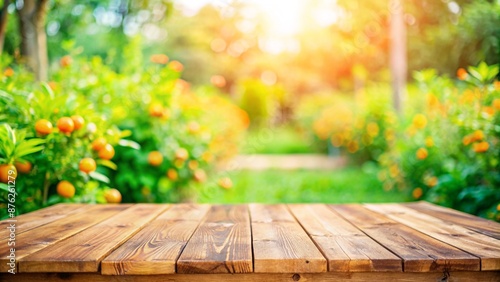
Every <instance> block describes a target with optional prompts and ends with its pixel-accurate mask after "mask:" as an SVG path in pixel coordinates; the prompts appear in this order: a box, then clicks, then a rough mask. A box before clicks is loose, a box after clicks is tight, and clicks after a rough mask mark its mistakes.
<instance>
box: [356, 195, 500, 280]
mask: <svg viewBox="0 0 500 282" xmlns="http://www.w3.org/2000/svg"><path fill="white" fill-rule="evenodd" d="M365 206H366V207H367V208H369V209H370V210H373V211H375V212H378V213H381V214H383V215H385V216H387V217H388V218H391V219H393V220H395V221H397V222H400V223H403V224H405V225H407V226H409V227H411V228H413V229H415V230H418V231H420V232H421V233H423V234H426V235H429V236H430V237H433V238H435V239H438V240H440V241H442V242H444V243H447V244H449V245H452V246H456V247H457V248H459V249H461V250H464V251H466V252H467V253H469V254H473V255H474V256H476V257H479V258H481V270H495V269H500V243H499V242H500V241H499V240H497V239H495V238H491V237H489V236H487V235H484V234H481V233H478V232H475V231H471V230H469V229H467V228H465V227H463V226H460V225H457V224H450V223H446V222H444V221H442V220H441V219H438V218H435V217H432V216H430V215H427V214H421V213H416V212H415V210H412V209H410V208H407V207H404V206H402V205H398V204H386V205H365Z"/></svg>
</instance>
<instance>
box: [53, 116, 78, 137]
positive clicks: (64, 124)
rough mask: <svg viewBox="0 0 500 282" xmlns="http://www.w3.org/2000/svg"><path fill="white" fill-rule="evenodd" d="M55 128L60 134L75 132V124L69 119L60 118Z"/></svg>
mask: <svg viewBox="0 0 500 282" xmlns="http://www.w3.org/2000/svg"><path fill="white" fill-rule="evenodd" d="M57 128H59V130H60V131H61V132H62V133H71V132H73V130H75V123H74V122H73V120H72V119H71V118H69V117H62V118H60V119H59V120H58V121H57Z"/></svg>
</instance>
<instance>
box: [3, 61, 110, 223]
mask: <svg viewBox="0 0 500 282" xmlns="http://www.w3.org/2000/svg"><path fill="white" fill-rule="evenodd" d="M0 89H1V91H0V108H1V109H2V116H1V117H0V121H1V122H3V124H2V130H3V132H4V134H0V139H1V144H2V146H1V148H0V163H1V164H2V166H3V167H5V166H6V165H7V166H8V165H12V164H14V165H15V167H16V168H17V171H18V175H17V178H16V180H15V184H14V183H9V186H12V185H13V186H15V190H16V193H17V201H16V202H17V205H18V212H27V211H30V210H34V209H36V208H40V207H41V206H44V205H47V204H52V203H56V202H65V201H78V202H104V201H105V199H104V195H103V193H104V190H106V188H107V183H108V182H109V179H108V178H107V177H106V176H105V175H103V174H102V173H100V172H102V167H103V166H111V167H112V166H114V164H113V163H111V162H110V161H109V160H108V159H106V156H104V158H103V156H100V152H94V151H92V150H91V148H90V147H91V143H92V141H93V140H94V139H95V138H96V136H100V135H108V136H109V139H110V140H118V139H119V138H120V137H119V134H120V131H119V130H118V129H117V128H116V127H112V126H111V125H110V124H109V123H107V122H104V121H102V119H101V117H100V115H99V114H98V113H96V112H95V110H94V109H93V106H92V104H91V103H90V101H88V100H86V99H85V98H84V97H79V96H76V95H72V94H71V93H63V92H54V91H53V89H52V88H51V87H50V86H49V85H48V84H45V83H41V84H40V83H35V82H34V80H33V79H32V78H31V75H30V74H29V73H28V72H26V71H24V70H23V69H22V67H18V69H17V70H16V71H14V70H12V69H10V68H7V69H6V71H5V72H4V74H3V76H2V78H1V79H0ZM113 142H115V141H113ZM2 182H5V181H2ZM2 187H4V188H5V186H2ZM75 187H76V188H75ZM3 196H4V197H6V195H3ZM3 200H4V202H5V200H6V198H3ZM3 212H4V210H3V209H2V214H3Z"/></svg>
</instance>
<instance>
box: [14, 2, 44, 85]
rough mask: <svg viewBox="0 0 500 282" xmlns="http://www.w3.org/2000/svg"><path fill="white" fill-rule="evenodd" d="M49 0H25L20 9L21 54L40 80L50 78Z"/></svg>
mask: <svg viewBox="0 0 500 282" xmlns="http://www.w3.org/2000/svg"><path fill="white" fill-rule="evenodd" d="M46 8H47V0H25V1H24V5H23V7H22V8H21V9H19V10H18V13H19V27H20V29H21V55H22V56H23V57H25V58H26V60H27V63H28V66H29V67H30V68H31V69H32V71H33V72H35V75H36V78H37V79H38V80H42V81H46V80H47V79H48V67H49V59H48V54H47V34H46V33H45V14H46Z"/></svg>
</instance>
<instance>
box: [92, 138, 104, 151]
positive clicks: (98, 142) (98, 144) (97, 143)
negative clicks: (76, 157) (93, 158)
mask: <svg viewBox="0 0 500 282" xmlns="http://www.w3.org/2000/svg"><path fill="white" fill-rule="evenodd" d="M106 144H108V141H107V140H106V138H104V137H99V138H97V139H95V140H94V141H92V150H94V151H99V150H101V149H102V148H104V146H106Z"/></svg>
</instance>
